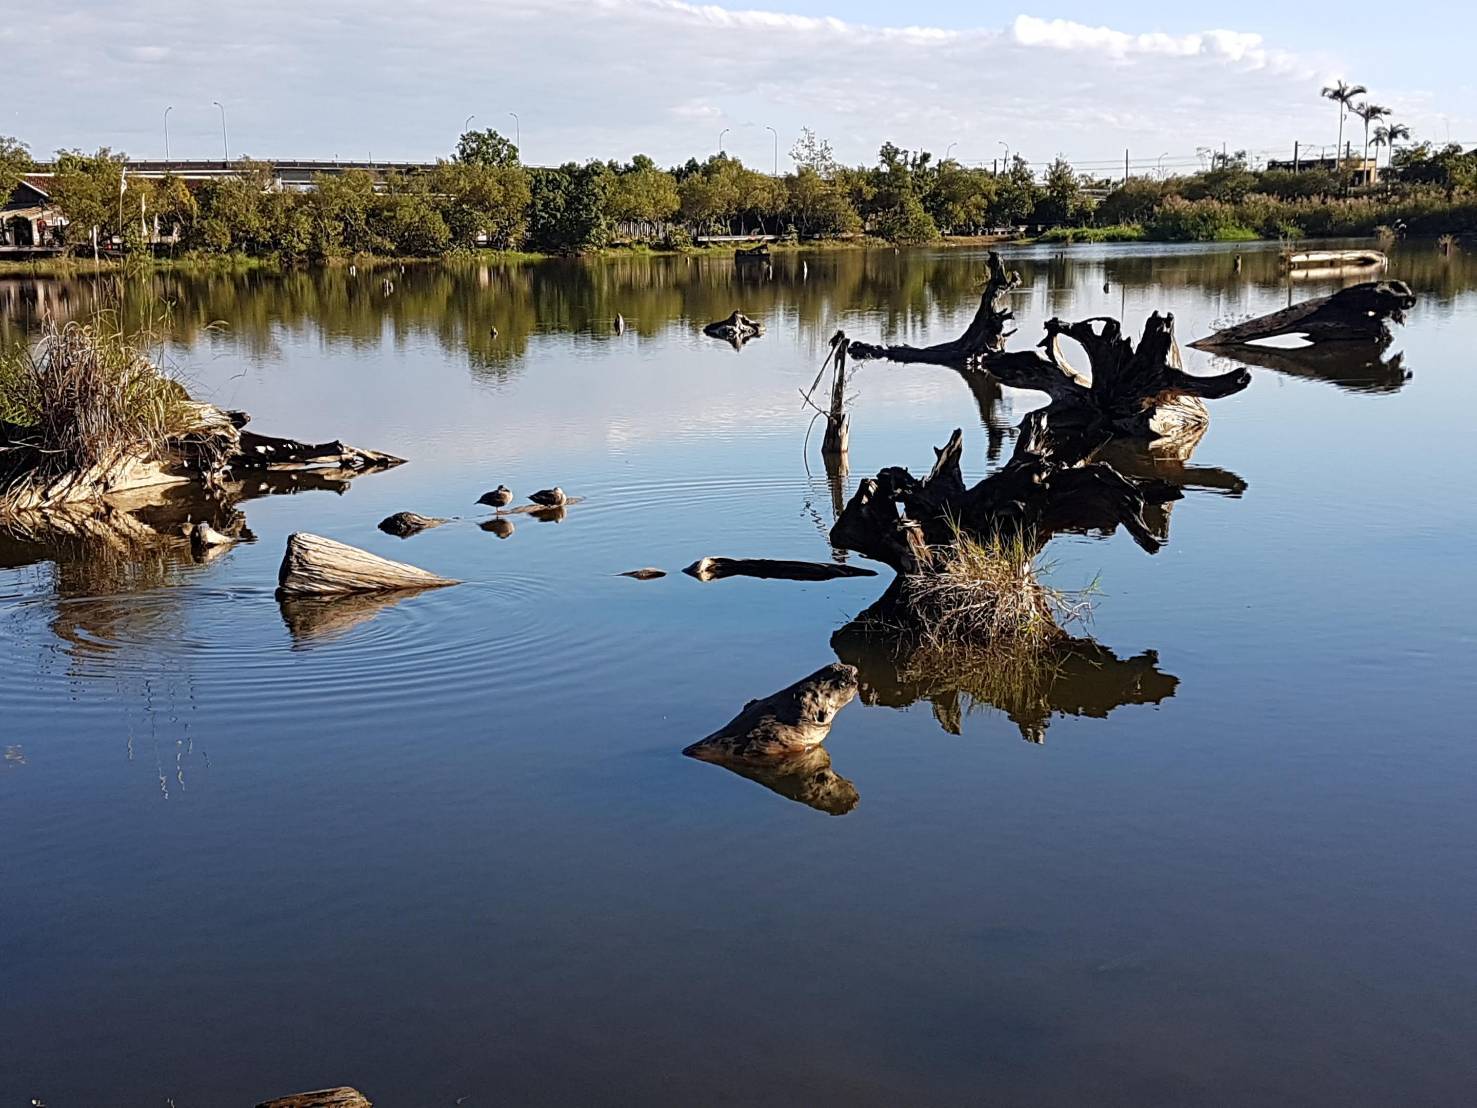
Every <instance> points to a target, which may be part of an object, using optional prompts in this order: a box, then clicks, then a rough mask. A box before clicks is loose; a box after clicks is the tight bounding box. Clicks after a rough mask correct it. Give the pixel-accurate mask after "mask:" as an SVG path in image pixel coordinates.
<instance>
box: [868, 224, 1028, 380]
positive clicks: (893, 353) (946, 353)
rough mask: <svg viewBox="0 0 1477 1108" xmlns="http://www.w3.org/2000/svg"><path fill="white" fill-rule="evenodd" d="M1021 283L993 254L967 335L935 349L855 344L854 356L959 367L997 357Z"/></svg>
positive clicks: (991, 252)
mask: <svg viewBox="0 0 1477 1108" xmlns="http://www.w3.org/2000/svg"><path fill="white" fill-rule="evenodd" d="M1020 283H1021V275H1020V274H1019V273H1017V272H1015V271H1014V270H1011V271H1010V272H1009V273H1007V272H1006V271H1005V265H1004V263H1003V262H1002V261H1001V260H1000V255H999V254H997V253H995V251H993V250H992V251H990V253H989V255H988V256H987V257H986V259H985V288H984V291H983V292H982V293H981V294H980V306H979V308H978V309H976V311H975V314H974V319H973V320H972V321H971V322H970V324H969V326H968V327H967V328H966V329H965V331H964V334H962V335H960V336H959V337H958V338H957V339H954V340H952V341H950V342H941V343H937V344H935V345H933V346H880V345H875V344H873V343H865V342H853V343H852V344H851V354H852V356H853V357H855V358H886V359H888V360H889V361H894V362H931V363H933V364H935V365H947V366H957V365H962V364H963V363H965V362H968V361H970V360H971V359H974V358H981V357H984V356H985V355H987V354H994V353H997V352H999V351H1000V350H1003V349H1004V348H1005V340H1006V338H1007V337H1008V335H1007V332H1006V327H1007V325H1008V324H1009V323H1010V321H1011V319H1012V318H1013V315H1012V313H1011V311H1010V309H1009V308H1008V307H1007V306H1006V305H1007V300H1008V297H1009V295H1010V293H1011V291H1012V290H1014V289H1015V288H1017V287H1018V286H1019V285H1020Z"/></svg>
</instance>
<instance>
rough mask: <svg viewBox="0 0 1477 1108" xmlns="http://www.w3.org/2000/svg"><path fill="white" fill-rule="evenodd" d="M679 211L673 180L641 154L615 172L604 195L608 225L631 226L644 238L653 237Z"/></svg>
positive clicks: (680, 200)
mask: <svg viewBox="0 0 1477 1108" xmlns="http://www.w3.org/2000/svg"><path fill="white" fill-rule="evenodd" d="M681 207H682V196H681V194H680V193H679V192H678V190H677V181H676V179H675V178H674V177H673V176H672V174H670V173H667V172H665V171H663V170H661V169H658V168H657V166H656V163H655V162H653V161H652V160H651V159H650V158H648V157H647V156H646V155H645V154H637V155H636V156H635V157H634V158H632V159H631V164H630V165H629V166H626V167H624V168H621V169H619V170H617V171H616V173H615V176H614V178H613V179H612V180H611V182H610V188H609V191H608V193H607V195H606V215H607V217H608V218H609V219H610V221H611V222H612V223H627V224H634V225H635V226H636V227H637V228H639V229H640V230H641V231H644V232H645V233H646V235H647V236H648V237H656V235H657V233H658V229H659V228H660V227H661V226H662V225H664V224H665V223H666V222H667V220H669V219H671V218H672V216H674V215H676V214H677V212H678V211H679V210H680V208H681ZM638 233H639V232H638Z"/></svg>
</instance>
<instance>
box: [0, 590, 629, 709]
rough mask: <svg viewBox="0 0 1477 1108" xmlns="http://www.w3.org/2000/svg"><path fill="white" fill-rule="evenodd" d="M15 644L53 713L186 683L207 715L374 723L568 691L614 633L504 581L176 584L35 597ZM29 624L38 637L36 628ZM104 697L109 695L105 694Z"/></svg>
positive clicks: (25, 700)
mask: <svg viewBox="0 0 1477 1108" xmlns="http://www.w3.org/2000/svg"><path fill="white" fill-rule="evenodd" d="M16 614H17V615H19V616H20V617H21V619H22V620H23V624H24V625H23V626H20V627H17V626H15V625H14V624H13V623H12V624H10V625H9V626H7V627H6V629H5V632H4V634H3V637H4V638H9V639H17V640H19V639H31V640H32V641H34V636H35V621H37V620H39V621H41V622H44V623H46V624H48V625H49V627H50V630H51V634H52V636H53V640H52V649H51V650H49V651H47V652H45V656H44V658H43V660H42V661H41V663H40V664H39V665H38V666H37V671H36V673H35V679H34V680H25V681H19V682H15V683H13V685H12V687H11V688H10V689H9V690H8V692H7V700H8V701H10V702H11V703H12V704H15V705H16V706H17V707H25V706H27V705H28V704H29V705H31V706H34V707H36V708H42V707H44V705H46V704H48V703H55V702H56V698H57V697H58V696H59V695H60V696H65V695H67V693H69V692H70V693H77V692H83V691H85V692H89V693H96V692H99V691H100V692H102V693H104V694H105V695H106V694H108V693H110V692H111V693H114V694H115V695H116V696H118V697H122V698H125V699H128V698H132V697H135V696H144V695H147V694H148V693H149V692H150V690H154V689H159V688H161V687H163V686H166V685H178V684H180V683H187V684H188V686H189V690H190V696H191V698H192V699H193V700H194V701H195V703H196V704H197V705H200V704H203V703H207V702H208V704H209V705H210V706H211V707H212V708H214V709H217V710H220V711H232V712H239V713H242V714H243V716H245V717H249V718H253V719H258V720H260V719H263V718H268V719H270V718H273V717H285V716H289V715H292V716H297V715H300V714H301V713H302V711H303V706H304V703H305V702H310V703H311V705H312V708H313V710H314V711H317V712H322V711H324V710H325V709H329V710H331V709H333V708H335V707H344V706H349V705H352V706H353V708H354V710H355V713H356V714H358V715H360V716H363V715H364V714H365V713H372V712H373V711H374V710H375V709H376V708H378V707H383V706H386V705H388V704H392V703H393V704H403V703H404V702H405V701H406V700H407V699H411V700H414V699H415V698H417V697H425V698H434V699H435V702H436V703H437V704H438V705H441V706H445V705H447V704H448V703H452V702H455V701H457V700H458V699H460V698H463V697H467V698H471V697H482V696H486V695H488V694H489V693H491V692H509V691H514V690H517V691H520V692H525V693H526V692H538V691H541V690H543V689H547V688H552V687H554V686H556V685H558V684H560V683H561V682H564V681H567V680H568V678H569V677H570V676H571V675H572V673H573V672H574V671H575V670H577V669H578V668H580V667H581V666H583V665H586V664H587V663H588V662H589V661H590V660H591V659H592V657H593V656H594V655H595V654H596V653H597V652H604V651H607V650H609V649H610V646H611V644H610V643H609V642H607V641H605V640H606V638H607V637H608V636H606V635H604V634H601V633H600V631H599V629H596V630H594V631H590V630H587V629H585V628H581V627H579V626H578V625H577V624H576V623H575V620H574V618H573V613H571V612H569V610H568V609H566V608H565V607H564V606H563V605H561V604H560V603H558V602H557V598H556V597H554V596H553V594H552V590H551V589H550V587H549V585H548V583H547V582H544V581H541V580H539V579H537V578H534V577H531V576H528V575H519V574H517V573H500V574H499V577H498V580H497V581H496V582H495V583H486V584H484V583H464V584H462V585H459V586H457V587H455V588H450V589H437V590H430V591H427V592H422V593H399V594H379V595H361V596H347V597H342V598H336V599H332V600H284V601H280V602H279V601H278V600H277V599H276V597H275V596H274V595H273V594H272V593H271V592H269V591H266V590H261V589H253V590H223V589H211V588H200V587H195V586H189V585H185V586H175V587H172V588H167V589H153V590H149V591H145V592H140V593H133V594H121V595H118V596H109V597H79V598H63V599H56V598H46V597H37V598H33V599H30V600H28V601H26V602H25V603H24V604H22V605H19V606H18V608H17V611H16ZM27 625H28V626H27ZM99 686H101V688H99Z"/></svg>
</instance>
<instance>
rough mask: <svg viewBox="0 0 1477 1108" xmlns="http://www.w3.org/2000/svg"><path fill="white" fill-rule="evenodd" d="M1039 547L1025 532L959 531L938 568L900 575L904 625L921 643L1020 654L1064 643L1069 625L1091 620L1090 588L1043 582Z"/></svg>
mask: <svg viewBox="0 0 1477 1108" xmlns="http://www.w3.org/2000/svg"><path fill="white" fill-rule="evenodd" d="M1039 569H1040V567H1039V566H1038V560H1037V554H1036V545H1035V543H1034V542H1033V541H1031V540H1030V539H1029V538H1028V537H1027V536H1026V535H1024V534H1021V533H1013V534H1010V535H1004V536H1000V535H997V536H992V537H989V538H977V537H975V536H972V535H967V534H965V533H963V532H961V531H960V530H959V529H958V528H957V527H956V528H955V530H954V536H953V542H952V543H951V544H950V545H949V546H947V547H944V548H942V549H940V550H938V551H937V552H936V553H935V557H934V563H933V566H932V568H931V569H930V570H929V571H928V572H926V573H917V574H910V575H908V576H906V577H904V578H903V579H902V581H901V597H900V599H901V605H900V610H901V611H902V612H903V613H904V616H905V623H906V626H905V630H906V631H907V632H908V633H909V635H910V637H912V638H913V639H914V642H915V644H916V645H917V646H919V647H925V648H933V649H936V650H955V649H958V648H960V647H971V648H974V649H988V650H990V651H992V652H993V651H1000V652H1010V653H1014V654H1021V653H1023V652H1024V653H1026V654H1029V653H1030V652H1032V651H1036V650H1040V649H1042V648H1044V647H1047V646H1050V645H1052V644H1053V643H1056V642H1059V641H1060V640H1061V639H1062V638H1063V637H1064V636H1065V634H1066V632H1064V631H1063V630H1062V625H1063V624H1064V623H1067V622H1070V621H1072V620H1074V619H1085V618H1086V617H1087V616H1088V615H1089V613H1090V611H1091V604H1090V602H1089V593H1090V590H1083V591H1081V592H1077V593H1067V592H1063V591H1061V590H1059V589H1053V588H1051V587H1050V586H1048V585H1044V584H1042V583H1041V581H1040V578H1039Z"/></svg>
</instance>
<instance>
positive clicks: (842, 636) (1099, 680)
mask: <svg viewBox="0 0 1477 1108" xmlns="http://www.w3.org/2000/svg"><path fill="white" fill-rule="evenodd" d="M831 648H832V649H833V650H835V652H836V657H837V658H839V659H841V661H843V662H846V663H848V664H850V665H853V666H856V667H857V671H858V680H859V681H860V684H861V693H860V695H861V698H862V702H863V703H864V704H872V705H882V706H885V707H889V708H906V707H908V706H909V705H911V704H915V703H917V702H919V701H924V700H926V701H928V702H929V703H930V704H931V705H932V707H933V714H934V718H935V719H937V720H938V722H939V726H940V727H942V728H943V729H944V730H945V731H947V732H949V733H950V734H951V735H957V734H960V732H961V730H962V727H963V721H964V717H965V716H966V715H968V714H970V713H971V712H972V711H973V710H974V709H975V708H977V707H979V706H989V707H994V708H998V709H999V710H1000V711H1002V712H1004V713H1005V714H1006V715H1007V716H1008V717H1009V718H1010V719H1011V721H1012V722H1014V723H1015V724H1016V726H1017V727H1019V728H1020V731H1021V737H1022V738H1024V739H1027V740H1028V741H1030V742H1043V741H1045V735H1046V728H1047V726H1048V724H1049V723H1050V721H1051V719H1052V717H1053V716H1064V715H1072V716H1091V717H1093V718H1096V719H1102V718H1105V717H1106V716H1107V715H1108V713H1109V712H1111V711H1113V709H1115V708H1118V707H1120V706H1122V705H1125V704H1158V703H1160V702H1161V701H1163V700H1166V699H1168V698H1169V697H1171V696H1173V695H1174V693H1175V689H1176V687H1177V686H1178V685H1179V678H1177V677H1174V676H1172V675H1170V674H1167V673H1164V672H1162V671H1161V670H1160V669H1159V657H1158V655H1157V654H1155V653H1154V652H1153V651H1152V650H1146V651H1144V652H1143V653H1142V654H1138V655H1135V656H1134V657H1131V658H1120V657H1119V656H1118V655H1117V654H1115V653H1114V652H1113V651H1112V650H1110V649H1108V648H1107V647H1105V646H1103V645H1101V644H1100V643H1097V642H1095V641H1093V640H1092V639H1079V638H1068V639H1065V640H1063V641H1062V642H1061V643H1059V644H1057V645H1054V646H1051V647H1048V648H1047V649H1045V650H1044V651H1043V652H1041V653H1039V654H1034V653H1033V654H1029V655H1024V656H1018V657H1011V656H1009V655H1005V654H1002V653H1000V652H995V651H989V652H985V653H983V654H980V653H977V652H974V651H970V650H967V649H961V650H957V651H948V652H944V651H938V650H931V649H911V648H905V647H903V646H902V645H901V643H900V640H899V639H898V637H897V636H896V635H895V634H890V633H888V632H887V631H886V630H884V629H881V628H879V627H878V626H877V625H876V624H875V623H873V622H872V621H870V620H869V619H868V618H867V614H866V613H863V614H862V615H861V616H859V617H858V618H857V619H855V620H853V621H852V622H851V623H848V624H846V626H844V627H842V628H841V629H840V630H838V631H837V632H836V633H835V634H834V635H832V636H831Z"/></svg>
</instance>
